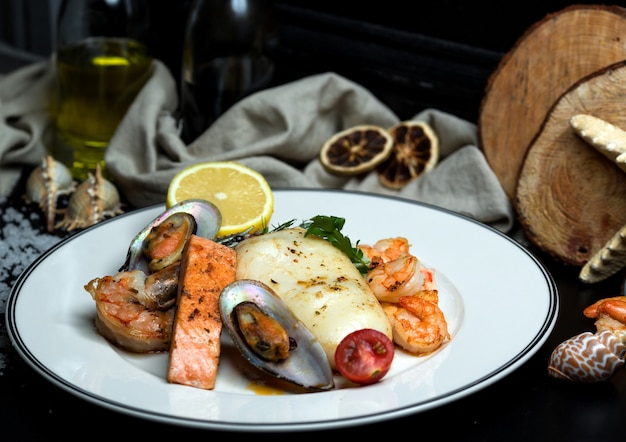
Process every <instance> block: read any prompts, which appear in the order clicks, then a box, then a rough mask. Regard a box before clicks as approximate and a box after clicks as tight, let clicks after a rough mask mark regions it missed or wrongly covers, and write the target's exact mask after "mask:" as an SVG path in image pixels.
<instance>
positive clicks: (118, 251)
mask: <svg viewBox="0 0 626 442" xmlns="http://www.w3.org/2000/svg"><path fill="white" fill-rule="evenodd" d="M275 198H276V204H275V212H274V215H273V218H272V223H271V224H272V226H277V225H279V224H281V223H283V222H285V221H289V220H291V219H295V220H296V221H297V222H298V223H299V222H300V221H303V220H306V219H309V218H311V217H313V216H315V215H335V216H339V217H343V218H345V219H346V224H345V227H344V229H343V233H344V234H346V235H348V236H349V237H350V238H351V239H352V241H353V243H354V242H356V241H357V240H360V242H361V243H363V244H372V243H373V242H375V241H376V240H378V239H381V238H389V237H394V236H405V237H407V238H408V239H409V240H410V242H411V244H412V248H411V251H412V253H413V254H415V255H417V256H418V258H420V259H421V260H422V261H423V262H424V263H425V264H426V265H428V266H429V267H433V268H435V270H436V277H437V281H438V284H439V290H440V305H441V308H442V309H443V311H444V313H445V314H446V317H447V320H448V323H449V327H450V332H451V334H452V340H451V342H450V343H449V344H448V345H446V346H445V347H443V348H441V349H440V350H439V351H437V352H436V353H434V354H433V355H430V356H428V357H422V358H419V357H414V356H409V355H406V354H403V353H400V352H396V357H395V359H394V362H393V365H392V368H391V370H390V371H389V373H388V374H387V376H386V377H385V378H384V379H383V380H382V381H381V382H379V383H378V384H374V385H370V386H366V387H352V388H346V387H344V386H342V385H345V384H343V383H341V382H338V384H339V385H340V386H341V387H340V388H337V389H335V390H332V391H329V392H322V393H306V394H286V393H285V394H276V395H260V394H258V392H257V393H255V390H254V389H250V388H249V380H248V379H247V378H246V377H245V376H244V375H243V374H242V373H241V370H237V369H236V368H235V364H236V363H238V362H240V361H238V357H239V355H238V354H237V353H234V352H228V353H227V354H226V355H225V356H224V357H223V358H222V360H221V363H220V369H219V372H218V377H217V382H216V387H215V389H214V390H212V391H205V390H200V389H195V388H191V387H187V386H182V385H172V384H168V383H167V382H166V381H165V373H166V370H167V354H161V355H143V356H139V355H132V354H128V353H124V352H122V351H119V350H117V349H116V348H114V347H113V346H111V345H109V344H108V343H107V342H106V341H105V340H104V339H103V338H102V337H101V336H99V335H98V334H97V333H96V332H95V329H94V326H93V319H94V303H93V300H92V299H91V296H90V295H89V294H88V293H87V292H86V291H85V290H84V289H83V286H84V285H85V284H86V283H87V282H88V281H89V280H91V279H92V278H95V277H100V276H104V275H109V274H114V273H116V271H117V269H118V268H119V267H120V265H121V264H122V263H123V261H124V258H125V255H126V250H127V248H128V245H129V243H130V240H131V239H132V238H133V237H134V236H135V234H136V233H137V232H138V231H139V230H140V229H141V228H143V227H144V226H145V225H146V224H147V223H149V222H150V221H151V220H152V219H154V218H155V217H156V216H157V215H158V214H159V213H160V212H161V211H162V210H163V208H162V207H160V206H159V207H150V208H147V209H143V210H139V211H135V212H132V213H128V214H126V215H121V216H118V217H116V218H114V219H111V220H109V221H105V222H103V223H101V224H99V225H97V226H95V227H93V228H90V229H87V230H85V231H83V232H81V233H79V234H76V235H74V236H72V237H70V238H68V239H67V240H65V241H63V242H62V243H60V244H58V245H57V246H55V247H54V248H52V249H51V250H49V251H47V252H46V253H45V254H44V255H43V256H41V257H40V258H39V259H38V260H37V261H36V262H35V263H33V264H32V265H31V266H30V267H29V268H28V269H26V270H25V271H24V273H23V274H22V275H20V277H19V279H18V281H17V282H16V285H15V286H14V287H13V289H12V291H11V294H10V297H9V301H8V307H7V315H6V317H7V328H8V330H9V335H10V338H11V341H12V344H13V345H14V347H15V348H16V350H17V351H18V352H19V353H20V355H21V356H22V357H23V358H24V359H25V361H26V362H27V363H28V364H30V365H31V366H32V367H33V368H34V369H35V370H36V371H38V372H39V373H40V374H41V375H43V376H44V377H45V378H46V379H48V380H49V381H51V382H53V383H54V384H56V385H58V386H60V387H61V388H63V389H65V390H67V391H69V392H70V393H72V394H74V395H76V396H78V397H80V398H82V399H85V400H88V401H90V402H93V403H95V404H98V405H100V406H103V407H106V408H109V409H112V410H115V411H118V412H121V413H125V414H129V415H133V416H138V417H142V418H146V419H150V420H155V421H160V422H166V423H172V424H176V425H184V426H190V427H199V428H207V429H219V430H236V431H294V430H298V431H300V430H310V429H328V428H338V427H347V426H352V425H357V424H365V423H373V422H377V421H383V420H388V419H393V418H398V417H401V416H406V415H409V414H412V413H417V412H421V411H424V410H428V409H432V408H435V407H437V406H440V405H443V404H446V403H449V402H451V401H454V400H456V399H459V398H461V397H464V396H467V395H469V394H471V393H474V392H476V391H478V390H480V389H482V388H485V387H486V386H488V385H490V384H492V383H494V382H496V381H497V380H499V379H501V378H503V377H504V376H506V375H508V374H510V373H511V372H512V371H514V370H515V369H517V368H518V367H519V366H521V365H522V364H523V363H524V362H525V361H527V360H528V359H529V358H530V357H531V356H532V355H533V354H534V353H535V352H536V351H537V350H538V348H539V347H540V346H541V345H542V344H543V343H544V342H545V340H546V339H547V337H548V335H549V333H550V331H551V330H552V328H553V327H554V324H555V322H556V318H557V311H558V296H557V289H556V286H555V284H554V281H553V280H552V278H551V276H550V274H549V273H548V272H547V271H546V270H545V268H544V267H543V266H542V265H541V263H540V262H539V261H538V260H537V259H536V258H535V257H533V255H532V254H531V253H529V252H528V251H527V250H526V249H524V248H523V247H521V246H520V245H519V244H518V243H516V242H515V241H513V240H511V239H509V238H508V237H507V236H505V235H503V234H501V233H500V232H498V231H497V230H495V229H492V228H490V227H487V226H485V225H483V224H481V223H479V222H476V221H474V220H471V219H470V218H466V217H464V216H462V215H459V214H455V213H452V212H448V211H446V210H442V209H438V208H435V207H431V206H428V205H423V204H419V203H414V202H409V201H406V200H401V199H396V198H391V197H382V196H375V195H369V194H362V193H352V192H346V191H320V190H295V189H294V190H276V191H275ZM224 335H226V334H225V333H224ZM339 381H340V380H339Z"/></svg>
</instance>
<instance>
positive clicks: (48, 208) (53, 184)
mask: <svg viewBox="0 0 626 442" xmlns="http://www.w3.org/2000/svg"><path fill="white" fill-rule="evenodd" d="M75 188H76V183H75V182H74V179H73V178H72V174H71V172H70V170H69V169H68V168H67V167H66V166H65V165H64V164H63V163H60V162H58V161H56V160H55V159H54V158H53V157H52V156H50V155H48V156H45V157H44V158H42V160H41V165H40V166H37V167H36V168H35V169H33V171H32V172H31V173H30V175H29V176H28V179H27V181H26V195H25V197H26V201H27V202H33V203H37V204H38V205H39V208H40V209H41V210H42V211H43V212H44V215H45V217H46V229H47V230H48V232H52V231H54V227H55V226H54V220H55V217H56V214H57V212H58V211H57V203H58V200H59V197H60V196H61V195H67V194H70V193H72V192H73V191H74V190H75Z"/></svg>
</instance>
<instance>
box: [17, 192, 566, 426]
mask: <svg viewBox="0 0 626 442" xmlns="http://www.w3.org/2000/svg"><path fill="white" fill-rule="evenodd" d="M273 191H274V192H276V193H285V192H302V193H324V194H334V193H337V194H354V195H360V196H365V197H371V198H374V199H387V200H392V201H397V202H399V203H403V204H410V205H417V206H421V207H423V208H425V209H428V210H434V211H436V212H442V213H444V214H447V215H449V216H453V217H457V218H460V219H462V220H463V221H466V222H470V223H473V224H476V225H478V226H479V227H480V228H484V229H487V230H488V231H490V232H491V233H493V234H496V235H497V236H499V237H500V238H501V239H504V240H506V241H507V242H509V243H510V244H512V245H513V246H514V247H515V248H517V249H518V250H519V251H521V252H522V253H524V254H525V255H527V257H528V258H529V259H530V260H531V261H532V262H533V263H534V265H535V266H536V267H537V268H538V269H539V270H540V272H541V274H542V276H543V278H544V280H545V283H546V287H547V289H548V295H549V299H548V301H549V302H548V309H547V312H546V315H545V317H544V318H543V323H542V325H541V327H540V328H539V329H538V330H537V331H536V333H535V335H534V337H533V339H532V340H531V341H530V342H528V343H527V345H526V346H525V347H524V348H523V349H520V350H519V351H518V352H517V353H516V355H515V357H514V358H512V359H510V360H508V361H507V362H506V363H505V364H503V365H500V366H498V367H494V369H493V370H491V371H490V372H489V373H487V374H485V375H484V376H482V377H480V378H478V379H475V380H474V381H473V382H472V383H470V384H465V385H463V386H462V387H460V388H457V389H454V390H451V391H448V392H446V393H445V394H442V395H439V396H436V397H435V398H428V399H427V400H424V401H422V402H418V403H413V404H408V405H406V406H402V407H398V408H395V409H393V410H391V411H382V412H380V411H376V412H370V413H366V414H364V415H357V416H349V417H345V418H341V417H339V418H337V419H335V420H332V421H328V420H321V421H318V420H312V421H305V422H293V423H269V424H262V423H246V422H221V421H216V420H205V419H198V418H189V417H181V416H174V415H171V414H166V413H161V412H158V411H152V410H149V411H146V410H144V409H141V408H138V407H135V406H129V405H126V404H119V403H118V402H116V401H113V400H111V399H109V398H106V397H103V396H101V395H98V394H94V393H92V392H90V391H88V390H85V389H84V388H81V387H80V386H77V385H75V384H73V383H72V382H70V381H68V380H66V379H64V378H62V377H60V376H59V375H57V374H55V373H54V372H52V371H51V370H50V369H49V368H48V367H46V366H45V364H42V363H41V362H40V361H39V359H38V358H37V357H36V355H34V354H32V352H31V351H30V349H29V348H28V346H27V345H26V344H25V343H24V342H23V341H22V340H21V339H20V338H19V335H20V333H19V330H18V325H17V323H16V320H15V317H14V316H15V306H16V303H17V300H18V297H19V294H20V292H21V287H22V286H23V285H24V284H25V282H26V281H27V280H28V278H29V276H30V275H31V274H32V273H33V272H34V271H35V269H36V268H37V267H38V266H39V265H41V263H42V262H44V261H45V260H46V259H47V258H48V257H49V256H51V255H53V254H54V253H55V252H56V251H57V250H59V249H61V248H63V247H66V246H67V244H69V243H71V242H72V241H74V240H76V239H77V238H79V237H81V236H82V235H85V234H88V233H89V232H91V231H92V230H94V229H97V228H100V227H101V226H103V225H105V224H108V223H111V222H116V220H118V219H120V218H123V217H130V216H137V215H138V214H140V213H142V212H148V211H152V210H155V209H157V208H159V207H163V203H156V204H152V205H149V206H145V207H142V208H139V209H136V210H132V211H130V212H126V213H123V214H121V215H118V216H116V217H114V218H109V219H106V220H104V221H102V222H101V223H99V224H97V225H94V226H91V227H89V228H87V229H84V230H82V231H80V232H77V233H75V234H73V235H71V236H69V237H67V238H64V239H62V240H61V241H60V242H58V243H57V244H55V245H53V246H52V247H50V248H49V249H48V250H46V251H45V252H44V253H42V254H41V255H40V256H39V257H38V258H36V259H35V260H34V261H33V262H32V263H31V264H29V265H28V266H27V267H26V268H25V269H24V270H23V272H22V273H21V274H20V275H19V276H18V278H17V280H16V282H15V284H14V285H13V287H12V288H11V291H10V294H9V298H8V299H7V306H6V317H5V322H6V328H7V333H8V335H9V339H10V342H11V345H12V347H13V348H14V349H15V350H16V352H17V353H18V354H19V355H20V357H21V358H22V359H23V360H24V361H25V362H26V363H27V364H28V365H30V366H31V368H33V369H34V370H35V371H36V372H37V373H38V374H39V375H41V376H42V377H44V379H46V380H47V381H49V382H51V383H52V384H54V385H56V386H57V387H60V388H61V389H63V390H65V391H66V392H69V393H71V394H72V395H74V396H76V397H78V398H80V399H83V400H86V401H88V402H90V403H92V404H95V405H98V406H102V407H104V408H107V409H109V410H112V411H115V412H119V413H122V414H126V415H130V416H134V417H137V418H142V419H147V420H153V421H157V422H160V423H167V424H172V425H178V426H184V427H192V428H201V429H210V430H219V431H233V432H250V431H260V432H269V431H273V432H282V431H311V430H320V429H324V430H325V429H335V428H346V427H350V426H354V425H359V424H371V423H376V422H380V421H387V420H391V419H396V418H400V417H404V416H407V415H412V414H416V413H420V412H424V411H427V410H430V409H434V408H437V407H439V406H442V405H445V404H447V403H450V402H453V401H455V400H458V399H461V398H463V397H466V396H469V395H471V394H474V393H475V392H477V391H480V390H482V389H483V388H486V387H487V386H488V385H491V384H492V383H494V382H497V381H498V380H500V379H502V378H504V377H506V376H507V375H509V374H510V373H512V371H515V370H516V369H518V368H519V367H520V366H521V365H523V364H524V363H525V362H526V361H527V360H528V359H530V358H531V357H532V356H533V355H534V354H535V353H536V352H537V351H538V350H539V348H540V347H541V345H542V344H543V343H544V342H545V341H546V340H547V339H548V337H549V335H550V333H551V331H552V330H553V328H554V326H555V324H556V321H557V318H558V311H559V303H560V299H559V295H558V288H557V285H556V283H555V281H554V279H553V277H552V275H551V274H550V272H549V271H548V270H547V269H546V267H545V266H544V265H543V263H542V262H541V260H539V259H538V257H537V256H536V255H535V254H534V253H533V252H531V251H530V250H529V249H527V248H526V247H524V246H523V245H522V244H520V243H519V242H518V241H516V240H514V239H513V238H511V237H509V236H508V235H506V234H505V233H503V232H501V231H499V230H497V229H496V228H494V227H492V226H490V225H488V224H485V223H483V222H481V221H478V220H476V219H474V218H471V217H470V216H467V215H465V214H462V213H459V212H455V211H453V210H450V209H447V208H443V207H440V206H436V205H433V204H429V203H425V202H421V201H416V200H411V199H407V198H404V197H401V196H396V195H381V194H376V193H371V192H365V191H358V190H343V189H318V188H277V189H273ZM488 381H489V382H488Z"/></svg>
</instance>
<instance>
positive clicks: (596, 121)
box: [569, 114, 626, 172]
mask: <svg viewBox="0 0 626 442" xmlns="http://www.w3.org/2000/svg"><path fill="white" fill-rule="evenodd" d="M569 123H570V126H572V128H573V129H574V132H576V134H577V135H578V136H580V137H581V138H582V139H583V140H585V141H586V142H587V143H588V144H589V145H590V146H592V147H594V148H595V149H596V150H597V151H598V152H600V153H601V154H603V155H604V156H606V157H607V158H608V159H609V160H611V161H613V162H614V163H615V164H616V165H617V167H619V168H620V169H622V170H623V171H624V172H626V131H624V130H622V129H620V128H619V127H617V126H615V125H613V124H611V123H609V122H608V121H605V120H602V119H601V118H597V117H594V116H592V115H586V114H579V115H574V116H573V117H572V118H570V120H569Z"/></svg>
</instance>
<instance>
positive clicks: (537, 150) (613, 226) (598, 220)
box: [514, 62, 626, 266]
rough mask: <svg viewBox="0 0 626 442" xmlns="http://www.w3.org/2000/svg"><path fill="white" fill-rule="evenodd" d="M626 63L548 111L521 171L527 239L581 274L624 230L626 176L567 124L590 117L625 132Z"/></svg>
mask: <svg viewBox="0 0 626 442" xmlns="http://www.w3.org/2000/svg"><path fill="white" fill-rule="evenodd" d="M625 110H626V62H620V63H616V64H614V65H611V66H609V67H607V68H604V69H602V70H600V71H598V72H596V73H594V74H592V75H590V76H587V77H585V78H583V79H582V80H581V81H580V82H579V83H576V84H575V85H574V86H573V87H572V88H571V89H569V90H568V91H566V92H565V93H564V94H563V95H562V97H561V98H559V99H558V100H557V101H556V102H555V104H554V106H553V107H552V108H551V109H550V110H549V113H548V116H547V117H546V120H545V122H544V124H543V126H542V127H541V130H540V131H539V133H538V135H537V137H536V138H535V139H534V140H533V142H532V144H531V145H530V148H529V149H528V152H527V153H526V157H525V160H524V163H523V166H522V169H521V171H520V176H519V182H518V186H517V196H516V199H515V201H514V206H515V209H516V211H517V214H518V220H519V221H520V225H521V226H522V227H523V229H524V231H525V233H526V235H527V236H528V238H529V239H530V241H532V242H533V243H534V244H535V245H537V246H538V247H539V248H541V249H542V250H544V251H546V252H547V253H549V254H550V255H552V256H553V257H555V258H558V259H559V260H561V261H562V262H564V263H566V264H572V265H576V266H582V265H584V263H585V262H587V261H588V260H589V258H591V257H592V256H593V254H594V253H595V252H597V251H598V250H599V249H600V248H602V247H603V246H604V244H605V243H606V242H607V241H608V240H609V239H610V238H611V237H612V236H613V234H614V233H615V232H617V230H619V229H620V228H621V227H622V226H624V225H626V173H625V172H624V171H622V170H621V169H620V168H619V167H618V166H617V165H616V164H615V163H614V162H612V161H611V160H610V159H608V158H607V157H606V156H605V155H604V154H602V153H601V152H600V151H599V150H597V149H596V148H594V147H592V146H591V145H590V144H588V143H587V142H585V141H584V140H583V139H582V138H581V137H579V136H578V135H577V134H576V132H575V131H574V129H573V128H572V127H571V125H570V123H569V120H570V118H571V117H572V116H574V115H577V114H589V115H593V116H595V117H598V118H601V119H603V120H605V121H607V122H609V123H612V124H614V125H615V126H617V127H619V128H622V129H626V112H625Z"/></svg>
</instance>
